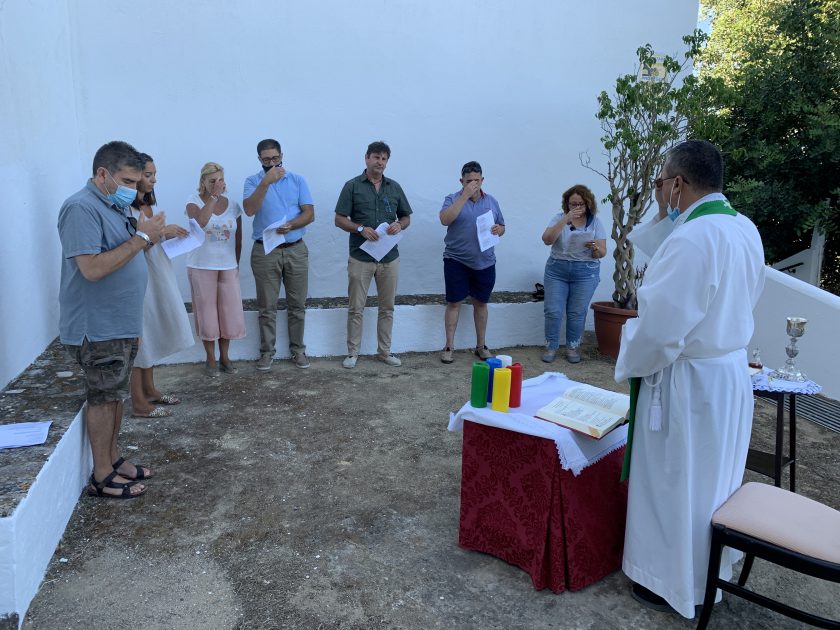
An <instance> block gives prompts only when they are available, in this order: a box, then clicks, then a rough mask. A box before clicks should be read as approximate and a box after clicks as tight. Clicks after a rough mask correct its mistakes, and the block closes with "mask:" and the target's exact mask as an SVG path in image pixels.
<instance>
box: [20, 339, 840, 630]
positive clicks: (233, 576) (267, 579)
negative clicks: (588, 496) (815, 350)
mask: <svg viewBox="0 0 840 630" xmlns="http://www.w3.org/2000/svg"><path fill="white" fill-rule="evenodd" d="M497 352H502V350H501V349H497ZM505 353H507V354H512V355H513V356H514V357H515V358H516V359H517V360H520V361H521V362H522V363H523V365H524V366H525V377H526V378H528V377H532V376H536V375H538V374H540V373H542V371H543V370H544V369H545V367H546V366H545V364H543V363H541V362H540V360H539V355H540V349H538V348H512V349H506V350H505ZM402 358H403V361H404V363H403V367H401V368H389V367H387V366H385V365H383V364H381V363H378V362H376V361H374V360H373V359H371V358H369V357H363V358H362V359H361V360H360V361H359V364H358V367H357V368H356V369H355V370H352V371H350V370H344V369H342V367H341V361H340V358H338V359H314V360H313V361H312V367H311V368H310V369H308V370H300V369H297V368H295V367H293V366H292V365H291V364H290V363H289V362H288V361H283V362H279V363H275V365H274V368H273V370H272V371H271V372H270V373H267V374H263V373H258V372H255V371H254V369H253V366H252V364H240V365H239V373H238V374H237V375H233V376H225V375H223V376H221V377H220V378H217V379H209V378H206V377H205V376H203V374H202V371H201V368H200V367H199V366H195V365H180V366H167V367H162V368H158V369H157V370H156V377H157V382H158V385H159V386H160V388H161V390H163V391H166V392H173V393H176V394H177V395H179V396H180V397H182V399H183V403H182V404H181V405H179V406H176V407H172V410H173V411H174V412H175V415H174V416H173V417H172V418H165V419H159V420H146V419H131V418H129V419H127V420H126V422H125V423H124V425H123V433H122V445H123V446H124V448H125V452H126V454H128V455H130V456H131V457H132V458H133V459H134V460H135V461H139V462H144V463H147V464H150V465H152V466H153V467H154V469H155V473H156V476H155V478H154V479H153V480H151V481H150V482H149V484H148V485H149V486H150V489H149V491H148V492H147V494H146V495H145V496H144V497H142V498H140V499H137V500H133V501H102V500H98V499H95V498H89V497H87V496H82V498H81V500H80V502H79V504H78V507H77V509H76V512H75V513H74V515H73V517H72V519H71V521H70V524H69V526H68V529H67V531H66V533H65V536H64V538H63V540H62V542H61V545H60V547H59V548H58V549H57V550H56V553H55V556H54V558H53V561H52V562H51V564H50V567H49V569H48V573H47V576H46V578H45V580H44V583H43V585H42V587H41V590H40V592H39V594H38V596H37V597H36V598H35V600H34V601H33V602H32V605H31V607H30V610H29V613H28V615H27V617H26V620H25V624H24V627H26V628H34V629H39V630H40V629H52V628H109V627H134V628H190V629H198V628H219V629H224V628H237V629H241V630H245V629H251V628H323V629H327V628H346V629H368V628H406V629H418V630H419V629H429V628H447V629H450V628H482V629H485V628H488V629H489V628H499V629H507V628H599V629H602V628H691V627H694V625H695V623H694V622H691V621H687V620H684V619H682V618H681V617H678V616H676V615H673V614H666V613H656V612H652V611H649V610H647V609H644V608H642V607H641V606H639V605H638V604H637V603H636V602H635V601H634V600H632V599H631V598H630V596H629V591H628V580H627V579H626V578H625V577H624V575H623V574H622V573H621V572H620V571H619V572H616V573H614V574H612V575H611V576H609V577H608V578H607V579H605V580H602V581H601V582H599V583H597V584H594V585H592V586H590V587H588V588H586V589H584V590H582V591H579V592H575V593H569V592H567V593H562V594H559V595H555V594H553V593H551V592H550V591H547V590H546V591H542V592H536V591H534V589H533V587H532V585H531V581H530V579H529V577H528V576H527V575H526V574H525V573H524V572H523V571H521V570H519V569H518V568H516V567H513V566H511V565H508V564H506V563H505V562H503V561H501V560H497V559H495V558H493V557H490V556H487V555H484V554H480V553H475V552H468V551H464V550H462V549H460V548H459V547H458V545H457V534H458V510H459V483H460V450H461V434H459V433H456V434H450V433H448V432H447V430H446V426H447V420H448V414H449V412H450V411H454V410H457V409H458V408H459V407H460V406H461V405H462V404H463V403H464V401H465V400H466V399H467V398H468V396H469V372H470V366H471V363H472V358H471V356H470V355H469V354H468V353H467V352H466V351H462V352H458V353H457V354H456V362H455V363H454V364H453V365H450V366H444V365H442V364H441V363H440V362H439V360H438V355H437V353H434V354H408V355H405V356H403V357H402ZM584 359H585V360H584V362H583V363H581V364H579V365H576V366H572V365H569V364H567V363H565V361H562V360H560V361H558V362H557V363H556V364H555V365H554V366H553V369H556V370H560V371H564V372H565V373H566V374H567V375H568V376H569V377H570V378H573V379H576V380H581V381H586V382H590V383H592V384H594V385H599V386H602V387H608V388H612V389H617V388H618V389H620V388H619V387H618V386H616V384H615V383H614V382H613V380H612V362H611V361H609V360H604V359H601V358H598V357H597V356H596V353H595V351H594V349H592V347H591V345H587V346H586V347H585V348H584ZM773 412H774V411H773V408H771V407H769V406H768V405H766V404H765V403H760V404H759V408H758V417H757V421H756V424H755V429H754V436H753V442H754V445H758V446H761V447H764V448H768V449H769V447H770V445H771V444H772V435H773V429H772V427H773V424H772V417H773V415H772V414H773ZM799 429H800V430H799V436H798V447H799V452H800V455H801V456H800V459H799V467H798V470H797V474H798V479H797V484H798V490H799V492H800V493H801V494H804V495H805V496H809V497H811V498H814V499H816V500H819V501H822V502H823V503H826V504H828V505H831V506H832V507H835V508H838V507H840V489H839V488H838V484H837V470H838V464H840V434H837V433H833V432H831V431H828V430H826V429H823V428H821V427H819V426H817V425H815V424H813V423H811V422H808V421H804V420H803V421H801V422H800V423H799ZM747 479H748V480H760V481H767V478H765V477H761V476H760V475H756V474H753V473H750V472H748V473H747ZM750 585H751V586H752V587H754V588H756V589H757V590H759V591H761V592H763V593H765V594H768V595H771V596H774V597H778V598H780V599H783V600H786V601H796V602H800V603H801V604H802V605H803V606H805V607H807V608H809V609H810V610H813V611H816V612H820V613H822V614H827V615H833V617H834V618H840V588H838V585H825V584H823V583H821V582H818V581H816V580H812V579H809V578H803V577H801V576H799V575H796V574H793V573H790V572H787V571H784V570H781V569H777V568H775V567H773V566H772V565H768V564H766V563H763V562H760V561H759V562H757V563H756V566H755V568H754V569H753V573H752V576H751V578H750ZM712 627H714V628H734V627H740V628H796V627H799V624H797V623H794V622H792V621H790V620H788V619H786V618H784V617H782V616H779V615H776V614H774V613H770V612H767V611H765V610H763V609H761V608H758V607H756V606H754V605H752V604H749V603H747V602H745V601H743V600H740V599H737V598H731V597H728V596H725V598H724V601H723V602H722V603H721V604H720V605H718V606H716V608H715V612H714V615H713V617H712Z"/></svg>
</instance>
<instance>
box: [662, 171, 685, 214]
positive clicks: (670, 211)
mask: <svg viewBox="0 0 840 630" xmlns="http://www.w3.org/2000/svg"><path fill="white" fill-rule="evenodd" d="M676 183H677V180H676V179H674V183H672V184H671V192H670V193H669V195H668V205H667V206H666V208H665V209H666V211H667V212H668V218H669V219H671V221H676V220H677V219H678V218H679V216H680V208H679V205H680V199H681V198H682V189H680V194H679V195H677V207H676V208H675V207H673V206H672V205H671V197H672V196H673V195H674V186H675V185H676Z"/></svg>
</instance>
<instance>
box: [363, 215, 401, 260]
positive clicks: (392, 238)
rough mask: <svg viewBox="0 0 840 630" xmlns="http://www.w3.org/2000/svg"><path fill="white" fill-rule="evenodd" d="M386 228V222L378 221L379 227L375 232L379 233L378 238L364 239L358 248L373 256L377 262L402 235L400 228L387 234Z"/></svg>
mask: <svg viewBox="0 0 840 630" xmlns="http://www.w3.org/2000/svg"><path fill="white" fill-rule="evenodd" d="M387 230H388V224H387V223H380V224H379V227H378V228H376V233H377V234H379V240H378V241H365V242H364V243H362V244H361V246H360V247H359V249H361V250H362V251H365V252H367V253H368V254H370V256H371V258H373V259H374V260H376V261H377V262H379V261H380V260H382V259H383V258H384V257H385V254H387V253H388V252H390V251H391V250H392V249H394V247H396V245H397V243H399V242H400V241H401V240H402V237H403V233H402V230H400V231H399V232H397V233H396V234H388V232H387Z"/></svg>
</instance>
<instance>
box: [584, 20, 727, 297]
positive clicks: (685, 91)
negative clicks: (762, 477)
mask: <svg viewBox="0 0 840 630" xmlns="http://www.w3.org/2000/svg"><path fill="white" fill-rule="evenodd" d="M706 39H707V37H706V35H705V34H704V33H703V32H702V31H699V30H698V31H695V32H694V33H693V34H691V35H688V36H686V37H684V38H683V42H684V44H685V45H686V51H685V54H684V55H683V59H682V60H678V59H676V58H674V57H671V56H665V57H662V58H657V56H656V55H655V54H654V51H653V48H651V46H650V45H649V44H648V45H645V46H642V47H640V48H639V49H638V50H637V51H636V56H637V59H638V66H637V72H635V73H633V74H625V75H621V76H619V77H618V79H617V80H616V83H615V88H614V91H613V93H612V94H609V93H607V92H606V91H604V92H601V94H600V95H599V96H598V113H597V114H596V117H597V118H598V120H599V121H600V122H601V129H602V130H603V136H602V137H601V142H602V144H603V146H604V153H605V156H606V170H598V169H597V168H594V167H592V166H591V160H590V158H589V156H584V155H582V156H581V163H582V164H583V165H584V166H585V167H587V168H589V169H590V170H592V171H594V172H596V173H598V174H599V175H601V176H602V177H603V178H604V179H605V180H606V181H607V183H608V184H609V187H610V192H609V195H608V196H607V201H609V202H610V203H611V205H612V216H613V225H612V231H611V236H612V238H613V240H614V241H615V242H616V249H615V252H614V257H615V272H614V274H613V280H614V281H615V290H614V292H613V296H612V297H613V302H614V303H615V304H616V305H617V306H620V307H623V308H628V307H630V305H632V304H633V302H634V297H635V283H634V273H635V271H634V266H633V258H634V252H633V243H632V242H631V241H630V239H629V238H628V236H629V234H630V232H631V231H632V230H633V227H634V226H635V225H638V224H639V223H640V222H641V220H642V217H643V216H644V214H645V212H646V211H647V210H648V208H649V207H650V205H651V200H652V197H653V191H654V186H653V180H654V178H655V177H656V175H657V173H658V171H659V169H660V168H661V166H662V163H663V161H664V159H665V153H666V151H667V150H668V148H670V147H671V146H672V145H673V144H675V143H676V142H678V141H679V140H682V139H684V138H685V137H686V135H687V134H688V133H689V131H690V130H691V129H694V128H700V127H702V128H703V129H714V128H715V126H716V125H718V124H720V123H719V118H718V117H717V116H715V115H714V114H715V112H713V111H711V110H709V106H708V103H710V102H716V101H715V100H713V99H712V100H710V99H709V91H710V90H711V91H712V92H713V93H715V94H717V93H722V92H723V90H724V87H723V83H722V82H721V81H718V80H716V79H713V78H709V79H708V80H707V81H706V82H705V85H704V86H703V87H702V89H701V86H700V82H699V80H698V78H697V77H696V76H694V75H693V74H690V73H688V72H687V70H689V69H690V68H691V66H692V62H693V59H694V58H695V56H696V55H697V54H698V53H699V51H700V50H701V48H702V47H703V45H704V44H705V42H706ZM639 69H645V70H651V69H657V70H658V72H657V73H656V78H655V79H653V80H651V79H649V78H645V77H643V76H641V74H640V73H639Z"/></svg>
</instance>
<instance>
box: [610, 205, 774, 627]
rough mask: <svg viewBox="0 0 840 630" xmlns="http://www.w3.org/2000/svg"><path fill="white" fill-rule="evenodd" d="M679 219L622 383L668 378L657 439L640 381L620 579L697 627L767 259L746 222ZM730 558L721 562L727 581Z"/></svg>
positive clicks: (648, 289)
mask: <svg viewBox="0 0 840 630" xmlns="http://www.w3.org/2000/svg"><path fill="white" fill-rule="evenodd" d="M707 200H709V199H708V198H705V199H703V200H701V201H707ZM698 203H699V202H698ZM690 210H691V209H690V208H689V209H688V210H686V212H685V213H684V215H688V214H689V211H690ZM680 219H683V220H682V221H680V220H678V221H677V222H676V223H675V226H674V231H673V233H672V234H671V235H670V236H668V237H667V238H666V239H665V241H664V242H663V243H662V244H661V245H660V246H659V248H658V250H657V251H656V253H655V254H654V256H653V259H652V260H651V262H650V266H649V267H648V270H647V273H646V274H645V282H644V284H643V285H642V287H641V289H640V290H639V317H638V318H636V319H632V320H629V321H628V322H627V323H626V324H625V326H624V329H623V331H622V339H621V350H620V352H619V357H618V361H617V363H616V375H615V376H616V380H617V381H622V380H624V379H626V378H628V377H630V376H639V377H650V376H652V375H657V374H661V379H662V380H661V394H662V400H661V404H662V412H663V426H662V430H661V431H653V430H651V428H650V426H649V425H648V421H647V419H648V416H649V413H650V407H651V401H652V392H653V390H652V388H651V387H650V386H649V385H647V384H646V383H645V382H644V381H643V382H642V386H641V389H640V392H639V401H638V405H637V408H636V418H637V422H636V424H635V429H634V431H635V432H634V438H633V439H634V441H633V455H632V461H631V467H630V486H629V499H628V511H627V528H626V536H625V546H624V561H623V570H624V572H625V573H626V574H627V575H628V577H630V579H632V580H634V581H635V582H638V583H640V584H642V585H643V586H645V587H647V588H649V589H650V590H652V591H653V592H655V593H657V594H658V595H660V596H662V597H664V598H665V599H666V600H667V601H668V603H669V604H670V605H671V606H673V607H674V608H675V609H676V610H677V612H679V613H680V614H681V615H683V616H684V617H688V618H692V617H694V607H695V605H697V604H700V603H702V601H703V594H704V587H705V581H706V567H707V565H708V560H709V547H710V541H711V527H710V523H711V516H712V514H713V513H714V511H715V510H716V509H717V508H718V507H719V506H720V505H721V504H722V503H723V502H724V501H725V500H726V499H727V498H728V497H729V496H730V495H731V494H732V492H734V491H735V490H736V489H737V488H738V487H739V486H740V484H741V481H742V479H743V472H744V466H745V464H746V456H747V450H748V447H749V438H750V431H751V427H752V413H753V398H752V386H751V383H750V379H749V376H748V375H747V371H746V363H747V356H746V351H745V347H746V345H747V344H748V343H749V340H750V338H751V337H752V332H753V327H754V323H753V316H752V311H753V308H754V306H755V304H756V302H757V300H758V297H759V295H760V293H761V290H762V288H763V284H764V254H763V249H762V245H761V239H760V237H759V235H758V231H757V230H756V228H755V226H754V225H753V224H752V222H751V221H749V219H747V218H746V217H744V216H742V215H737V216H735V217H733V216H729V215H719V214H713V215H707V216H703V217H699V218H697V219H694V220H692V221H689V222H686V221H685V220H684V217H682V216H681V217H680ZM728 551H729V550H728ZM735 559H736V558H735V554H734V553H725V555H724V557H723V559H722V562H721V575H722V576H724V577H726V578H727V579H728V577H729V576H731V567H732V563H733V561H734V560H735Z"/></svg>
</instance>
